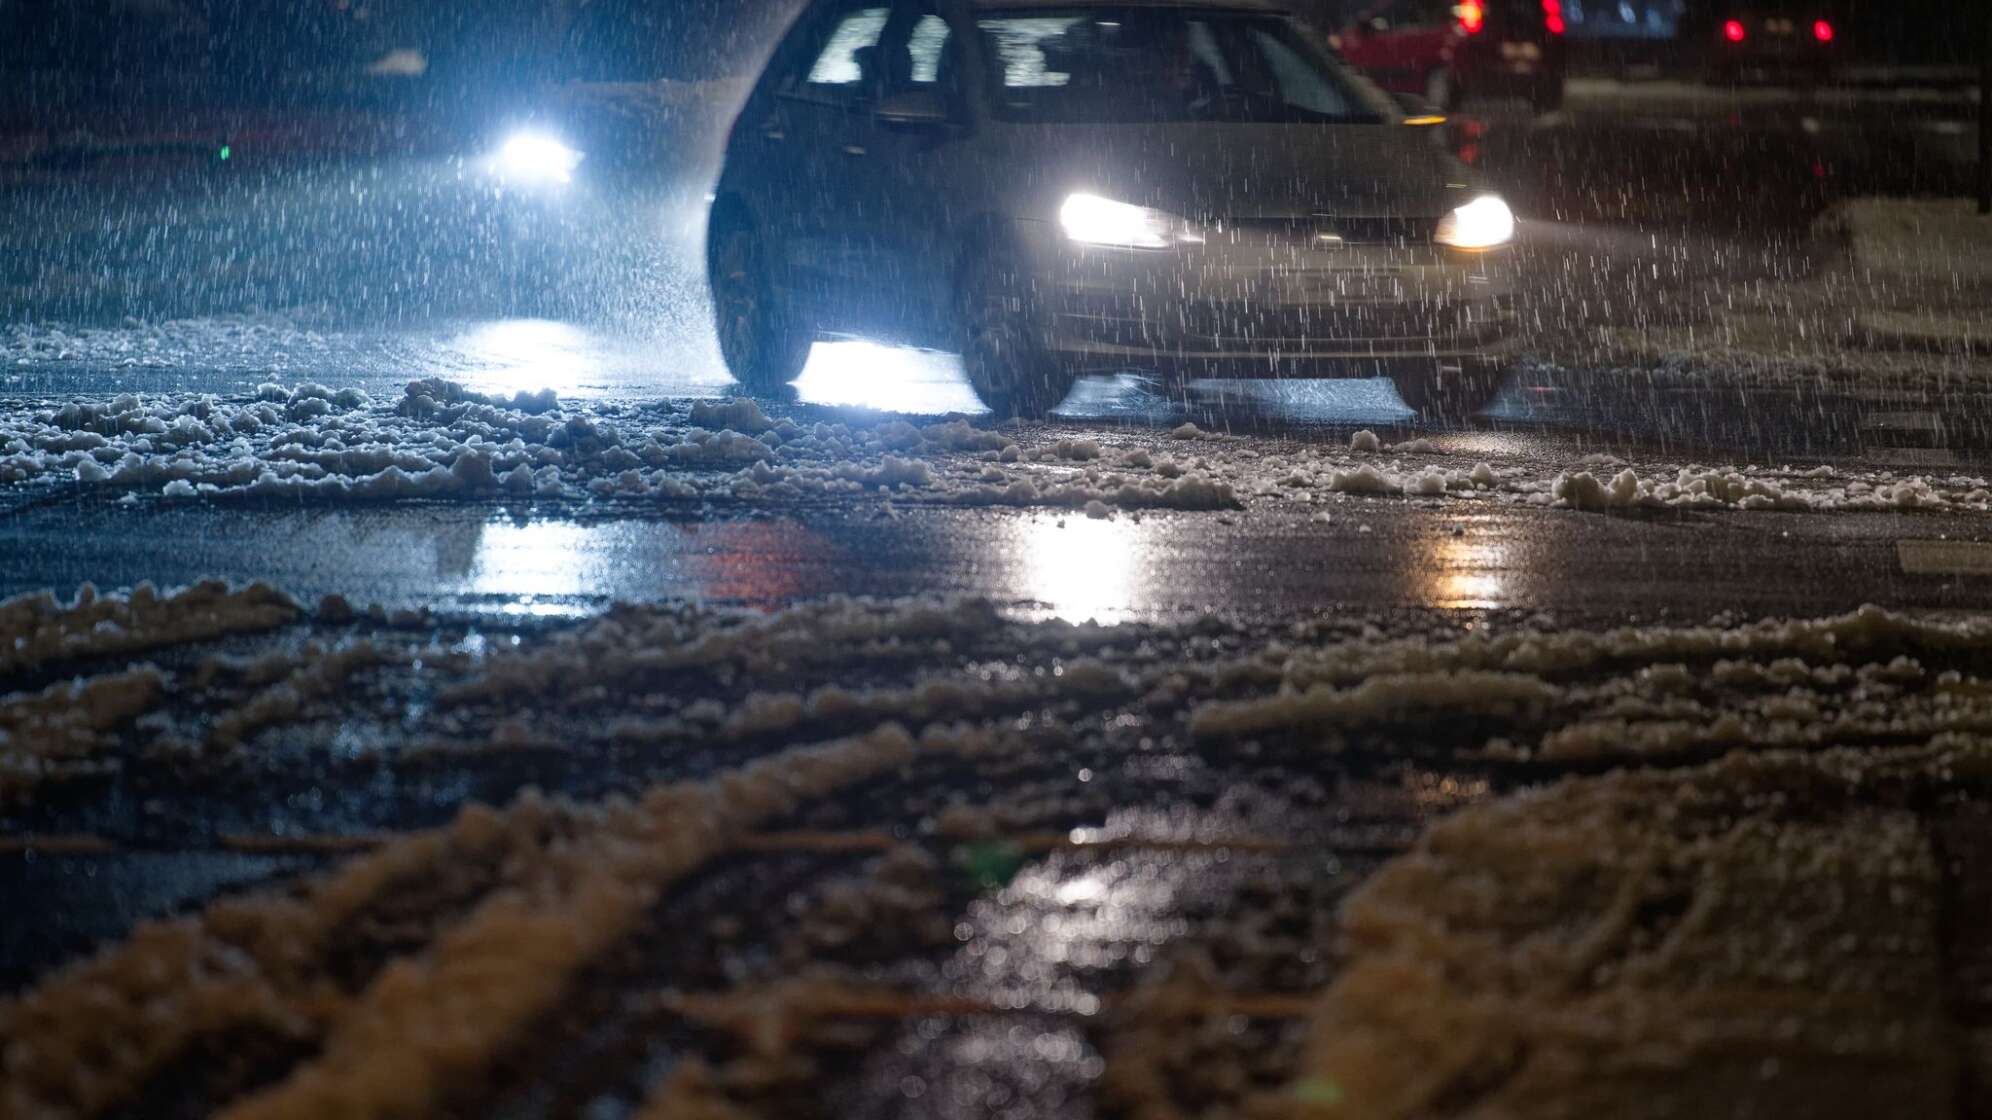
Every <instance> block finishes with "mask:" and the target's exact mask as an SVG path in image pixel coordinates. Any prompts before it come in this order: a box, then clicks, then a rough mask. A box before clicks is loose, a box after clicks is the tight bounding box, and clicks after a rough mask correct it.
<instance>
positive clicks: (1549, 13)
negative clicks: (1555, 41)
mask: <svg viewBox="0 0 1992 1120" xmlns="http://www.w3.org/2000/svg"><path fill="white" fill-rule="evenodd" d="M1542 22H1543V26H1545V27H1547V28H1549V33H1550V34H1551V35H1561V34H1563V32H1564V30H1565V27H1564V23H1563V0H1542Z"/></svg>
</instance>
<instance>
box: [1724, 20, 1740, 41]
mask: <svg viewBox="0 0 1992 1120" xmlns="http://www.w3.org/2000/svg"><path fill="white" fill-rule="evenodd" d="M1743 36H1744V31H1743V21H1742V20H1740V19H1732V20H1725V21H1724V22H1723V24H1722V37H1723V38H1725V39H1727V40H1729V41H1730V42H1732V43H1740V42H1742V41H1743Z"/></svg>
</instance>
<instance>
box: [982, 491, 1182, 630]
mask: <svg viewBox="0 0 1992 1120" xmlns="http://www.w3.org/2000/svg"><path fill="white" fill-rule="evenodd" d="M1012 533H1013V535H1014V538H1015V544H1014V546H1013V547H1012V548H1011V549H1010V552H1011V554H1012V555H1014V556H1016V557H1017V563H1018V564H1019V566H1020V572H1019V576H1020V577H1021V578H1019V579H1018V580H1017V582H1016V591H1017V593H1018V594H1019V595H1020V596H1022V597H1023V598H1027V599H1030V600H1033V601H1035V602H1038V603H1041V604H1043V614H1044V616H1045V617H1049V618H1060V619H1064V620H1065V621H1067V622H1085V621H1087V620H1088V619H1093V620H1096V621H1100V622H1118V621H1120V620H1121V619H1123V618H1125V617H1126V616H1127V615H1129V614H1131V613H1132V612H1134V611H1135V610H1136V609H1137V607H1138V606H1139V602H1140V601H1142V600H1145V599H1146V596H1145V595H1144V594H1143V588H1142V587H1141V586H1140V581H1141V575H1142V571H1143V567H1144V565H1143V562H1142V554H1143V552H1144V551H1145V550H1146V547H1147V546H1146V543H1145V542H1146V541H1147V539H1148V537H1149V533H1148V532H1147V531H1146V529H1145V527H1144V526H1143V525H1142V524H1141V523H1140V522H1137V521H1135V520H1133V519H1132V518H1131V517H1128V516H1127V515H1125V514H1123V515H1120V516H1118V517H1115V518H1114V519H1113V520H1110V521H1094V520H1090V519H1088V518H1087V517H1085V516H1084V515H1082V514H1076V513H1075V514H1071V515H1064V516H1060V515H1045V516H1041V517H1032V518H1030V519H1028V520H1022V521H1019V522H1017V523H1016V525H1015V526H1014V528H1013V529H1012Z"/></svg>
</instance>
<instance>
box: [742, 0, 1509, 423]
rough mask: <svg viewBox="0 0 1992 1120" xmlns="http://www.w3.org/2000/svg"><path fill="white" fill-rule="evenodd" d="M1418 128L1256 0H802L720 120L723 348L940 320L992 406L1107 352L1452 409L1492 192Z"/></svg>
mask: <svg viewBox="0 0 1992 1120" xmlns="http://www.w3.org/2000/svg"><path fill="white" fill-rule="evenodd" d="M1431 135H1432V134H1431V132H1430V131H1429V130H1428V129H1425V128H1420V127H1415V126H1412V125H1408V124H1407V123H1406V118H1405V117H1404V115H1403V114H1402V113H1401V112H1400V111H1399V109H1398V106H1397V105H1396V103H1395V102H1393V101H1392V100H1391V99H1390V98H1389V97H1388V96H1386V95H1385V94H1383V93H1382V92H1381V91H1379V90H1377V89H1376V88H1375V87H1374V86H1373V85H1371V84H1370V83H1369V82H1367V81H1365V80H1363V79H1362V78H1361V77H1360V76H1359V75H1357V74H1355V73H1354V72H1353V71H1351V70H1349V69H1348V68H1347V67H1345V66H1344V65H1343V64H1342V63H1340V62H1337V61H1336V60H1335V59H1333V58H1332V57H1331V56H1330V55H1329V54H1328V53H1327V52H1326V51H1323V50H1322V49H1321V48H1320V46H1319V43H1318V40H1317V39H1316V37H1315V36H1314V35H1313V34H1312V33H1311V32H1309V31H1308V30H1307V29H1306V28H1304V27H1303V26H1302V25H1300V24H1299V23H1297V22H1296V21H1295V20H1293V19H1292V18H1290V17H1289V16H1287V15H1286V14H1285V13H1284V12H1283V11H1281V10H1280V9H1277V8H1274V7H1271V6H1270V5H1266V4H1262V3H1260V2H1259V0H1205V2H1198V0H1190V2H1182V0H1177V2H1166V0H1140V2H1135V0H1071V2H1065V0H817V2H816V3H814V4H813V5H811V6H810V8H809V9H808V10H807V11H806V12H805V13H804V14H803V15H802V17H801V18H800V19H799V20H798V21H797V23H796V24H795V26H794V28H793V29H792V30H791V32H790V33H789V35H788V36H787V37H786V38H785V39H784V40H783V42H782V43H781V45H780V46H779V47H778V48H777V49H776V51H775V53H774V56H773V58H772V60H771V61H770V62H769V64H768V66H767V69H766V71H765V72H764V74H763V75H762V77H761V79H760V81H759V82H758V84H757V85H756V87H755V89H754V92H753V93H752V94H751V95H750V96H749V98H748V100H747V104H746V106H745V108H744V109H743V110H742V111H741V113H740V116H739V118H738V119H737V121H736V122H735V124H734V126H733V131H732V134H731V136H730V138H729V141H728V146H727V152H726V161H725V165H724V169H723V170H722V172H721V175H720V179H719V183H718V185H717V188H716V190H715V195H714V201H713V206H712V212H711V218H710V221H709V223H708V230H709V232H708V242H707V254H708V255H707V260H708V270H709V271H708V275H709V279H710V282H711V287H712V293H713V303H714V313H715V318H716V324H715V325H716V328H717V333H718V336H719V341H720V349H721V352H722V354H723V355H724V357H725V359H726V363H727V366H728V367H729V369H731V371H732V372H733V374H734V376H735V378H736V379H738V380H739V381H740V382H741V383H742V384H743V385H745V386H746V387H748V388H749V389H751V390H754V391H756V392H775V391H779V390H780V389H781V388H782V387H783V386H785V385H787V384H788V383H789V382H791V381H793V380H794V379H795V378H796V377H797V376H799V375H800V373H801V372H802V368H803V365H804V363H805V361H806V360H807V358H808V355H809V351H810V347H811V345H812V344H813V343H814V341H815V340H817V339H818V338H822V337H826V336H832V337H834V336H844V335H853V336H857V337H862V338H867V339H873V340H878V341H886V342H901V343H907V344H910V345H914V346H924V347H930V348H935V349H950V350H955V351H957V352H959V353H960V354H961V355H962V363H963V367H964V369H965V372H966V373H967V375H968V380H969V382H970V383H971V385H972V386H973V387H974V389H975V391H976V392H977V394H978V395H980V396H981V398H982V400H983V402H984V403H985V404H987V405H988V406H989V407H990V409H991V410H992V411H994V412H996V413H998V414H999V415H1003V414H1019V415H1042V414H1043V413H1045V412H1048V411H1050V410H1051V409H1053V408H1055V407H1056V406H1057V405H1058V404H1059V403H1060V402H1062V401H1063V400H1064V399H1065V397H1066V394H1067V393H1068V392H1069V391H1070V390H1071V388H1072V387H1073V384H1074V382H1075V380H1076V379H1077V378H1078V377H1079V376H1080V375H1081V374H1085V373H1123V372H1140V373H1153V374H1157V375H1160V376H1161V377H1162V378H1163V379H1164V380H1166V381H1171V382H1176V383H1182V382H1185V381H1188V380H1191V379H1196V378H1227V377H1228V378H1239V377H1243V378H1268V377H1279V376H1298V377H1322V376H1331V377H1379V376H1384V377H1390V378H1391V379H1392V380H1393V381H1394V382H1395V383H1396V385H1397V387H1398V392H1399V394H1400V396H1402V397H1403V398H1404V400H1405V403H1407V404H1409V405H1411V406H1412V407H1414V408H1418V407H1421V406H1425V407H1434V408H1442V409H1452V408H1455V407H1456V408H1458V409H1460V410H1463V411H1467V412H1470V411H1475V410H1477V409H1478V408H1479V407H1480V406H1481V405H1482V404H1483V403H1484V402H1485V398H1486V397H1487V395H1488V394H1489V393H1491V392H1492V390H1493V388H1494V387H1495V386H1497V385H1498V383H1499V380H1500V376H1501V373H1502V371H1503V369H1504V367H1505V364H1506V362H1505V359H1504V356H1503V354H1504V351H1503V347H1504V346H1506V345H1507V343H1508V339H1509V337H1510V335H1511V333H1512V330H1513V325H1514V319H1515V315H1514V309H1513V307H1512V306H1511V304H1510V302H1509V301H1510V299H1511V297H1512V294H1513V286H1514V281H1513V276H1512V265H1511V262H1510V257H1511V256H1512V254H1511V253H1510V251H1509V245H1510V242H1511V241H1512V239H1513V236H1514V230H1515V223H1514V216H1513V214H1512V213H1511V212H1510V211H1509V209H1508V206H1507V204H1506V203H1504V202H1503V201H1502V200H1501V199H1500V197H1499V196H1497V195H1496V194H1495V193H1494V192H1493V191H1491V190H1490V189H1488V187H1487V186H1486V185H1485V184H1484V183H1483V182H1482V181H1481V180H1480V179H1479V178H1478V177H1477V176H1476V175H1475V174H1474V173H1473V172H1472V171H1471V170H1469V169H1468V168H1466V167H1465V166H1463V165H1461V164H1460V163H1459V162H1458V161H1457V160H1455V159H1454V158H1452V157H1451V156H1450V155H1449V154H1447V153H1446V152H1444V151H1443V150H1442V149H1441V148H1440V147H1439V146H1437V145H1435V144H1433V143H1432V142H1431Z"/></svg>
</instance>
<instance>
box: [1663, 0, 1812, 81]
mask: <svg viewBox="0 0 1992 1120" xmlns="http://www.w3.org/2000/svg"><path fill="white" fill-rule="evenodd" d="M1683 22H1684V26H1683V33H1684V35H1686V36H1689V37H1691V38H1692V39H1693V40H1694V41H1696V42H1699V43H1700V44H1701V45H1702V49H1703V50H1704V51H1706V52H1707V53H1706V55H1705V57H1706V59H1707V65H1706V67H1705V69H1706V71H1707V75H1708V80H1710V81H1711V82H1715V83H1718V84H1725V85H1728V84H1734V83H1737V82H1743V81H1790V80H1802V81H1813V82H1826V81H1830V80H1831V79H1832V77H1833V75H1834V73H1835V71H1836V70H1837V69H1838V67H1839V65H1840V63H1841V61H1842V60H1843V58H1844V57H1845V54H1846V49H1847V42H1846V36H1845V33H1844V30H1843V22H1844V21H1842V20H1840V19H1839V18H1837V14H1836V13H1835V12H1834V11H1832V10H1831V8H1830V7H1829V6H1828V5H1826V4H1822V3H1818V2H1817V0H1749V2H1745V3H1723V4H1716V5H1714V6H1712V7H1710V8H1707V9H1704V10H1702V11H1701V12H1699V13H1697V14H1696V15H1695V16H1694V17H1691V18H1690V19H1689V20H1685V21H1683Z"/></svg>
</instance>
